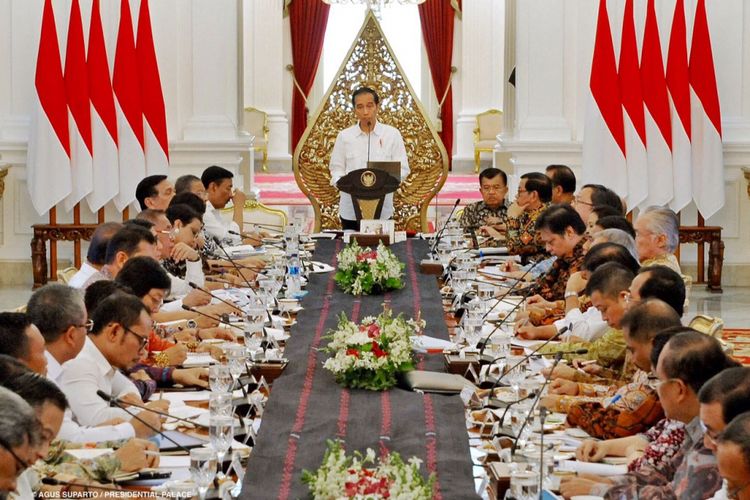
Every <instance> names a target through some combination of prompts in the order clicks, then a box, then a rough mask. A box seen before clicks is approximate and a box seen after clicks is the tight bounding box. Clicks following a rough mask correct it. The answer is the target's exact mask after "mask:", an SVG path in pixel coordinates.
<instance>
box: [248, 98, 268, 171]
mask: <svg viewBox="0 0 750 500" xmlns="http://www.w3.org/2000/svg"><path fill="white" fill-rule="evenodd" d="M245 131H246V132H247V133H249V134H250V135H253V136H255V140H254V141H253V147H252V151H261V152H262V153H263V171H264V172H266V171H267V170H268V131H269V128H268V114H267V113H266V112H265V111H261V110H259V109H257V108H245Z"/></svg>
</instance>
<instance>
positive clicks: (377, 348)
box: [372, 341, 388, 358]
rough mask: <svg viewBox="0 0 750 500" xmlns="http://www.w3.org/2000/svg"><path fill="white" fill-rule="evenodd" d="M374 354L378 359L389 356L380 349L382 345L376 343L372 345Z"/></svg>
mask: <svg viewBox="0 0 750 500" xmlns="http://www.w3.org/2000/svg"><path fill="white" fill-rule="evenodd" d="M372 353H373V354H374V355H375V357H376V358H382V357H383V356H387V355H388V353H387V352H385V351H384V350H382V349H381V348H380V345H379V344H378V343H377V342H375V341H373V343H372Z"/></svg>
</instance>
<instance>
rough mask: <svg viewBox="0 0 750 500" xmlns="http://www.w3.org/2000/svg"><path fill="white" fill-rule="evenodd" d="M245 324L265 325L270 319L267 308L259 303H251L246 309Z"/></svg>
mask: <svg viewBox="0 0 750 500" xmlns="http://www.w3.org/2000/svg"><path fill="white" fill-rule="evenodd" d="M244 313H245V318H244V322H245V323H265V322H266V319H267V318H268V313H267V311H266V308H265V307H264V306H263V305H262V304H260V303H259V302H251V303H250V304H249V305H247V306H246V307H245V308H244Z"/></svg>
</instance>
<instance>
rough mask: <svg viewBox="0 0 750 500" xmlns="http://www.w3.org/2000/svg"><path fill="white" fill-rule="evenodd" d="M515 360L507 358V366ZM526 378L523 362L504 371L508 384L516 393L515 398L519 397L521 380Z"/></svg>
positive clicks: (511, 364)
mask: <svg viewBox="0 0 750 500" xmlns="http://www.w3.org/2000/svg"><path fill="white" fill-rule="evenodd" d="M515 363H517V361H515V360H512V359H509V360H508V366H511V367H512V366H513V365H514V364H515ZM525 378H526V367H525V366H524V364H523V363H521V364H520V365H518V366H516V367H515V368H513V369H510V370H508V371H507V372H505V380H506V382H508V384H509V385H510V386H511V388H512V389H513V392H515V394H516V399H518V398H519V394H518V393H519V391H520V390H521V382H523V379H525Z"/></svg>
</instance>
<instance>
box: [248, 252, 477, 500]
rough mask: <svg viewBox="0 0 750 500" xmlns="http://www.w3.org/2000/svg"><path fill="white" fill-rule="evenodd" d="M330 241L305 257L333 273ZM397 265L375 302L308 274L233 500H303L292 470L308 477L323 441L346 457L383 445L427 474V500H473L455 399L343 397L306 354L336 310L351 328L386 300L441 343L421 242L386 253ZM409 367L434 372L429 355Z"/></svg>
mask: <svg viewBox="0 0 750 500" xmlns="http://www.w3.org/2000/svg"><path fill="white" fill-rule="evenodd" d="M342 248H343V243H342V242H340V241H320V242H318V246H317V250H316V252H315V259H316V260H318V261H321V262H325V263H328V264H330V265H332V266H334V267H336V255H337V253H338V252H339V251H340V250H341V249H342ZM391 249H392V250H393V252H394V253H395V254H396V255H397V256H398V258H399V260H401V262H403V263H405V264H406V269H405V273H404V281H405V284H406V286H405V287H404V288H403V289H401V290H397V291H393V292H390V293H387V294H385V295H375V296H362V297H354V296H352V295H348V294H345V293H343V292H342V291H341V290H340V289H339V288H338V287H337V286H336V284H335V282H334V280H333V277H334V273H333V272H331V273H327V274H315V275H311V276H310V283H309V284H308V287H307V290H308V292H309V293H308V294H307V296H306V297H305V298H304V299H303V305H304V310H303V311H301V312H300V314H299V315H298V316H297V324H296V325H295V326H293V327H292V336H291V338H290V339H289V341H288V343H287V347H286V353H285V355H286V357H287V358H288V359H289V364H288V366H287V368H286V370H285V371H284V373H283V374H282V376H281V377H279V378H278V379H276V381H275V382H274V384H273V391H272V394H271V398H270V400H269V402H268V405H267V407H266V411H265V413H264V414H263V419H262V423H261V428H260V433H259V437H258V442H257V444H256V446H255V448H254V449H253V451H252V454H251V456H250V461H249V464H248V467H247V475H246V476H245V484H244V485H243V488H242V498H278V499H288V498H308V497H309V496H310V494H309V492H308V488H307V485H305V484H303V483H302V480H301V477H302V470H303V469H307V470H310V471H314V470H316V469H317V468H318V467H319V465H320V463H321V461H322V460H323V453H324V452H325V449H326V439H334V438H339V439H342V440H343V441H344V442H345V447H346V450H347V452H352V451H354V450H359V451H361V452H363V453H364V452H365V451H366V449H367V448H373V449H374V450H376V452H377V451H379V450H381V449H382V448H383V447H385V448H387V449H388V450H392V451H397V452H399V453H400V454H401V456H402V457H403V458H404V459H405V460H407V459H408V458H409V457H411V456H417V457H419V458H421V459H422V460H423V465H422V469H421V470H422V472H423V473H424V474H427V473H428V472H436V473H437V485H436V487H435V494H434V498H445V499H451V500H452V499H458V498H477V496H476V495H475V494H474V480H473V477H472V466H471V459H470V456H469V445H468V435H467V432H466V424H465V418H464V407H463V404H462V402H461V399H460V398H459V397H458V396H443V395H427V394H425V395H421V394H418V393H415V392H409V391H405V390H402V389H399V388H394V389H392V390H390V391H385V392H374V391H366V390H358V389H355V390H349V389H345V388H343V387H341V386H339V385H338V384H337V383H336V381H335V380H334V377H333V374H332V373H330V372H328V371H327V370H324V369H323V362H324V361H325V360H326V359H327V357H328V355H327V354H325V353H322V352H319V351H318V350H317V349H316V348H318V347H324V346H325V345H326V344H327V342H328V341H327V340H326V339H322V336H323V335H325V334H326V332H327V331H328V330H330V329H332V328H335V327H336V324H337V322H338V316H339V314H340V313H341V312H343V313H345V314H346V316H347V317H349V318H353V319H354V320H357V321H358V320H361V319H362V318H364V317H365V316H369V315H372V316H375V315H377V314H379V312H380V311H381V310H382V304H383V302H388V303H389V304H390V307H391V308H392V309H393V311H394V313H396V314H398V313H400V312H403V313H404V314H405V315H406V316H407V317H415V316H416V315H417V312H420V311H421V316H422V318H423V319H424V320H425V321H426V322H427V326H426V329H425V333H426V334H427V335H430V336H433V337H438V338H442V339H448V330H447V328H446V325H445V321H444V320H443V308H442V304H441V299H440V293H439V290H438V287H437V284H436V280H435V277H434V276H429V275H422V274H420V273H419V261H420V259H421V258H422V257H423V256H424V255H426V254H427V250H428V246H427V243H426V242H424V241H420V240H409V241H407V242H405V243H399V244H396V245H393V246H391ZM417 361H418V362H419V368H420V369H425V370H433V371H444V366H443V358H442V356H439V355H425V356H418V358H417Z"/></svg>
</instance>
